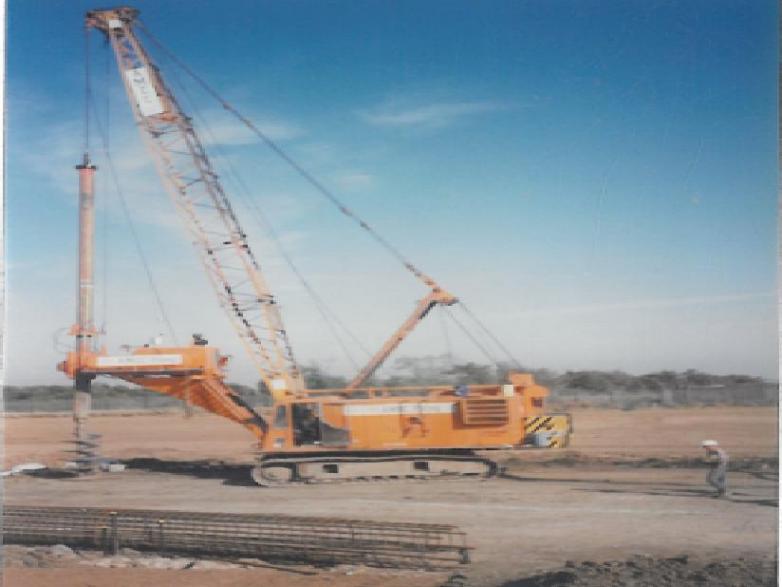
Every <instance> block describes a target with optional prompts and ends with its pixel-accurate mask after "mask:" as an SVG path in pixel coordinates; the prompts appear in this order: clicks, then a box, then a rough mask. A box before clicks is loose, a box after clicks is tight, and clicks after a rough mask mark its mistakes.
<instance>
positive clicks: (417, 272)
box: [138, 20, 518, 364]
mask: <svg viewBox="0 0 782 587" xmlns="http://www.w3.org/2000/svg"><path fill="white" fill-rule="evenodd" d="M138 24H139V28H140V30H142V31H143V32H144V34H146V35H147V37H148V38H149V39H150V41H152V43H153V44H154V45H156V46H157V47H158V48H159V49H160V50H161V51H162V52H163V53H164V54H165V55H166V56H167V57H168V58H169V59H170V60H171V61H172V62H173V63H175V64H176V65H178V66H179V67H181V68H182V70H183V71H184V72H185V73H187V75H189V76H190V77H191V78H193V80H194V81H195V82H196V83H197V84H198V85H199V86H201V87H202V88H203V89H204V91H206V92H207V93H208V94H209V95H210V96H212V97H213V98H214V99H215V100H216V101H217V102H219V103H220V105H221V106H222V107H223V108H224V109H225V110H227V111H228V112H230V113H231V114H233V115H234V116H235V117H236V118H237V119H238V120H239V121H240V122H241V123H242V124H244V125H245V126H246V127H247V128H249V129H250V130H251V131H252V132H253V133H254V134H255V135H256V136H257V137H258V138H260V139H261V140H262V141H263V142H264V143H265V144H266V146H267V147H269V149H271V150H272V151H273V152H274V153H275V154H276V155H277V156H279V157H280V158H281V159H282V160H283V161H285V162H286V163H287V164H288V165H290V166H291V167H292V168H293V169H294V170H295V171H296V172H297V173H298V174H299V175H300V176H301V177H302V178H303V179H305V180H306V181H307V182H308V183H309V184H310V185H311V186H312V187H314V188H315V189H316V191H318V192H319V193H320V194H321V195H323V196H324V197H325V198H327V199H328V200H329V201H330V202H331V203H332V204H334V205H335V206H336V207H337V208H338V209H339V211H340V212H342V214H344V215H345V216H347V217H349V218H351V219H352V220H354V221H355V222H356V223H357V224H358V225H359V226H360V227H361V228H363V229H364V230H366V231H367V233H369V234H370V235H371V236H372V237H373V238H374V239H375V241H377V242H378V243H379V244H380V245H381V246H382V247H384V248H385V249H386V250H387V251H388V252H389V253H391V255H393V256H394V257H395V258H396V259H397V260H398V261H399V262H400V263H402V265H403V266H404V267H405V268H406V269H407V270H408V271H410V272H411V273H412V274H413V275H415V276H416V277H417V278H418V279H420V280H421V281H423V282H424V283H425V284H426V285H427V286H429V287H433V286H435V285H436V283H435V282H434V280H433V279H432V278H430V277H429V276H428V275H426V274H425V273H423V272H421V271H420V270H419V269H418V268H417V267H416V266H415V265H413V264H412V263H411V262H410V261H408V260H407V258H406V257H405V256H404V255H403V254H402V253H401V252H400V251H399V250H398V249H397V248H396V247H394V246H393V245H392V244H391V243H389V242H388V241H387V240H386V239H385V238H383V237H382V236H381V235H380V234H378V233H377V232H376V231H375V230H374V229H373V228H372V227H371V226H370V225H369V224H367V223H366V222H365V221H364V220H363V219H361V218H360V217H359V216H357V215H356V214H355V213H354V212H353V211H352V210H350V209H349V208H348V207H347V206H345V205H344V204H343V203H342V202H341V201H340V200H339V198H337V196H335V195H334V194H333V193H332V192H331V190H329V189H328V188H327V187H326V186H324V185H323V184H322V183H321V182H320V181H319V180H318V179H316V178H315V177H314V176H313V175H312V174H310V173H309V172H308V171H307V170H306V169H304V168H303V167H302V166H301V165H300V164H299V163H298V162H297V161H296V160H294V159H293V158H292V157H291V156H290V155H288V153H287V152H285V151H284V150H283V149H282V147H280V146H279V145H278V144H277V143H276V142H274V141H273V140H272V139H271V138H269V137H268V136H267V135H266V134H265V133H264V132H263V131H261V130H260V129H259V128H258V127H257V126H255V124H254V123H253V122H252V121H251V120H249V119H248V118H247V117H245V116H244V115H243V114H242V113H241V112H239V111H238V110H237V109H236V108H234V107H233V106H232V105H231V104H230V103H229V102H228V101H227V100H225V99H224V98H223V97H222V96H220V94H219V93H218V92H217V91H216V90H215V89H214V88H212V86H210V85H209V84H208V83H207V82H206V81H205V80H204V79H203V78H201V77H200V76H199V75H198V74H196V73H195V72H194V71H193V70H192V69H191V68H190V67H188V65H187V64H185V63H184V62H183V61H182V60H181V59H179V58H178V57H177V56H176V55H174V54H173V53H172V52H171V51H170V50H169V49H168V48H166V46H165V45H163V44H162V43H161V42H160V41H159V40H158V39H157V38H156V37H155V36H154V35H153V34H152V33H151V32H149V30H148V29H147V28H146V26H145V25H144V23H143V22H141V21H140V20H139V21H138ZM449 315H450V316H451V317H452V318H453V319H454V320H455V318H454V317H453V315H452V314H450V313H449ZM471 316H472V317H473V319H475V320H476V321H477V319H476V318H475V316H474V315H472V314H471ZM479 324H480V323H479ZM481 327H482V328H484V329H485V326H483V325H482V324H481ZM490 336H491V338H492V339H493V340H495V342H498V341H497V339H496V337H494V335H490ZM470 338H473V337H472V336H470ZM473 341H474V342H477V341H475V339H474V338H473ZM498 346H500V348H502V349H503V351H504V352H506V353H507V354H508V356H509V357H510V358H511V359H512V360H513V361H514V362H515V363H517V364H518V361H517V360H516V359H515V358H513V356H512V355H510V353H508V351H507V349H505V347H504V346H503V345H502V344H501V343H499V345H498ZM493 362H494V361H493ZM495 364H496V362H495Z"/></svg>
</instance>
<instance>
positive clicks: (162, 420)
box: [4, 407, 778, 587]
mask: <svg viewBox="0 0 782 587" xmlns="http://www.w3.org/2000/svg"><path fill="white" fill-rule="evenodd" d="M573 414H574V421H575V435H574V437H573V443H572V446H571V447H570V448H568V449H565V450H559V451H521V452H519V451H516V452H510V451H504V452H499V453H489V454H491V455H492V456H494V457H495V458H497V459H498V460H500V461H502V462H503V463H504V464H505V465H506V467H507V473H506V475H504V476H502V477H499V478H494V479H489V480H481V481H478V480H438V481H386V482H382V483H366V482H355V483H347V484H338V485H319V486H301V487H291V488H287V489H261V488H258V487H255V486H252V485H251V484H249V483H248V482H247V477H246V474H247V466H248V465H249V464H250V463H251V462H252V460H253V454H252V442H251V441H252V439H251V437H250V436H249V435H248V434H247V433H246V432H244V430H242V429H241V428H239V427H237V426H235V425H233V424H231V423H230V422H225V421H222V420H220V419H218V418H216V417H212V416H209V415H197V416H194V417H192V418H188V419H186V418H184V417H183V416H182V415H180V414H157V415H125V416H119V415H105V416H95V417H93V419H92V420H91V429H92V430H93V431H94V432H97V433H100V434H102V435H103V438H102V453H103V454H104V455H105V456H108V457H113V458H117V459H124V460H126V461H127V462H129V463H130V465H131V467H130V468H129V469H128V470H126V471H125V472H123V473H113V474H110V473H104V474H98V475H95V476H94V477H83V478H77V479H46V478H34V477H28V476H17V477H11V478H6V481H5V496H4V500H5V502H6V503H10V504H29V505H34V504H38V505H55V504H57V505H74V506H75V505H79V506H106V507H124V508H133V507H139V508H140V507H143V508H160V509H186V510H200V511H214V512H238V513H242V512H254V513H285V514H295V515H314V516H338V517H345V518H354V519H368V520H380V521H382V520H388V521H400V522H404V521H414V522H432V523H449V524H455V525H457V526H459V527H460V528H461V529H462V530H464V531H465V532H466V533H467V536H468V542H469V544H470V545H471V546H473V547H474V548H475V550H474V551H473V557H472V558H473V561H472V564H470V565H467V566H465V567H463V568H461V569H459V572H460V573H463V574H464V575H465V576H466V579H464V580H463V581H466V583H467V584H469V585H470V586H473V585H474V586H476V587H478V586H490V585H491V586H495V585H503V584H507V585H510V584H513V585H558V584H573V585H588V584H594V585H604V584H605V585H607V584H613V583H607V582H603V583H599V582H593V583H590V582H589V581H591V579H589V576H591V575H589V573H586V571H584V572H582V573H580V574H577V575H578V576H577V578H578V580H582V579H583V581H586V582H583V581H582V582H581V583H576V582H573V581H571V582H570V583H567V582H564V583H563V582H560V583H557V582H540V581H545V580H548V579H545V573H557V572H560V573H562V572H564V573H566V574H565V575H560V577H566V576H569V575H567V573H570V575H573V574H574V572H573V568H576V569H587V570H589V572H590V573H591V572H592V570H591V569H592V568H593V566H594V565H595V564H598V566H599V563H602V562H604V561H625V562H623V563H621V564H629V563H627V561H634V560H636V559H634V558H633V557H637V556H639V555H644V556H647V557H651V559H652V560H654V561H661V560H665V559H667V558H677V557H678V558H680V557H682V556H684V555H686V556H688V557H689V559H687V560H688V561H689V562H688V563H687V565H689V566H688V567H687V568H688V569H690V571H688V572H690V573H691V574H692V575H693V576H694V577H696V579H697V576H701V575H703V573H706V575H703V576H707V577H708V576H709V575H708V572H707V571H704V570H703V569H710V568H711V569H712V570H713V568H714V567H708V565H710V564H711V565H713V564H718V563H719V564H726V565H729V564H732V565H739V566H740V567H741V565H744V566H745V567H747V568H748V569H755V570H756V569H758V568H762V569H766V570H767V569H769V568H773V567H774V564H773V560H774V559H775V556H776V541H777V512H778V510H777V507H778V500H777V497H778V492H777V483H778V476H777V471H778V467H777V462H776V457H777V412H776V409H775V408H727V407H709V408H686V409H648V410H637V411H621V410H594V409H590V410H576V411H574V412H573ZM70 427H71V423H70V420H69V418H67V417H58V416H47V417H41V416H39V417H9V418H7V419H6V420H5V434H6V453H5V467H9V466H12V465H15V464H18V463H21V462H25V461H30V460H36V461H40V462H44V463H46V464H49V465H52V466H55V465H58V464H61V463H62V461H63V460H64V459H66V458H68V456H67V454H66V453H65V452H64V451H65V450H66V449H67V448H68V447H67V445H66V441H67V440H68V438H69V436H70ZM704 438H715V439H717V440H719V441H720V442H721V443H722V444H723V445H724V446H725V447H726V449H727V450H728V452H729V453H730V454H731V457H732V467H731V472H730V475H729V482H730V485H731V490H732V497H731V498H730V499H729V500H717V499H712V498H711V497H710V494H709V492H708V491H707V487H706V485H705V483H704V477H705V469H704V468H703V466H702V465H701V464H700V463H699V460H698V459H700V458H701V456H702V455H701V449H700V446H699V444H700V441H701V440H702V439H704ZM740 557H741V558H743V559H744V561H745V562H741V563H740V562H736V561H738V559H739V558H740ZM568 561H571V563H570V564H571V566H570V567H566V566H565V565H566V564H567V563H568ZM746 561H750V562H749V563H747V562H746ZM582 563H586V566H585V567H582ZM616 564H620V563H616ZM633 564H636V563H633ZM677 564H678V563H677ZM630 566H631V567H632V565H630ZM601 568H602V567H601ZM606 568H613V567H606ZM622 568H624V567H622ZM676 568H678V567H676ZM726 568H727V567H726ZM730 568H731V569H733V568H734V567H733V566H731V567H730ZM741 568H744V567H741ZM563 569H564V570H563ZM568 569H570V570H568ZM595 572H597V571H595ZM627 572H628V573H631V574H630V575H628V576H633V575H632V573H635V572H638V569H637V568H631V569H630V570H628V571H627ZM677 572H678V571H677ZM682 572H684V571H682ZM737 572H738V571H737ZM748 572H749V571H748ZM752 572H754V571H752ZM308 573H309V572H308ZM308 573H304V574H302V572H301V569H291V570H278V569H272V568H253V569H222V570H216V569H188V570H170V569H169V570H160V569H147V568H128V569H125V568H122V569H106V568H95V567H87V566H84V565H81V566H78V565H76V564H65V565H62V568H58V567H54V568H31V567H24V566H23V565H21V566H13V565H9V566H8V568H7V569H6V572H5V585H8V586H10V587H16V586H17V585H19V586H24V587H26V586H31V585H51V584H58V585H60V586H61V587H69V586H71V585H73V586H76V585H79V586H82V585H88V584H90V585H96V586H98V585H109V584H110V585H112V586H116V587H121V586H126V585H127V586H135V585H142V583H143V584H165V585H180V584H181V585H185V584H187V585H189V586H197V585H217V586H222V585H226V586H228V585H230V586H240V585H257V584H265V585H271V586H272V587H274V586H276V585H294V586H299V585H300V586H301V587H320V586H323V585H346V586H348V587H357V586H359V585H367V586H369V585H388V586H396V585H400V586H401V585H403V584H404V585H405V586H410V587H413V586H417V587H419V586H420V587H425V586H426V587H428V586H430V585H431V586H433V587H434V586H437V585H443V584H444V583H445V581H446V580H447V579H448V574H437V573H421V572H412V571H398V572H392V571H380V570H376V569H366V568H363V567H360V568H357V569H352V568H351V569H347V570H346V569H341V568H335V569H330V570H315V571H312V573H314V574H308ZM585 573H586V574H585ZM666 573H668V575H670V576H671V577H675V573H674V571H673V570H671V571H666ZM672 573H673V574H672ZM698 573H701V575H698ZM718 574H719V573H718ZM750 574H751V573H750ZM722 575H723V576H728V575H726V574H725V573H722ZM595 576H597V575H595ZM606 576H608V575H606ZM617 576H619V575H617ZM662 576H663V575H661V577H662ZM666 576H667V575H666ZM682 576H684V575H682ZM747 576H749V575H746V576H744V579H742V580H740V581H739V583H737V584H747V585H750V584H753V585H761V584H763V585H765V584H767V583H764V582H762V580H761V582H752V583H750V582H748V580H747V579H746V577H747ZM766 576H768V573H766ZM523 577H532V579H529V580H538V579H539V578H540V577H544V579H540V581H539V582H537V583H535V582H530V583H521V582H519V581H521V580H522V578H523ZM535 577H538V579H535ZM584 577H587V578H586V579H584ZM696 582H697V581H696ZM617 584H619V583H617ZM629 584H641V582H640V581H636V582H635V583H629ZM650 584H676V583H675V582H674V583H671V582H665V581H663V579H661V578H659V580H658V581H656V583H655V582H654V581H653V582H651V583H650ZM682 584H683V583H682ZM771 584H774V583H771Z"/></svg>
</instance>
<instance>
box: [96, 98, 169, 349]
mask: <svg viewBox="0 0 782 587" xmlns="http://www.w3.org/2000/svg"><path fill="white" fill-rule="evenodd" d="M93 111H94V110H93ZM94 113H95V124H96V126H97V127H98V134H99V135H100V137H101V142H102V147H103V149H102V150H103V155H104V157H106V163H108V166H109V175H110V176H111V179H112V183H113V184H114V190H115V191H116V192H117V195H118V196H119V200H120V202H121V204H122V211H123V213H124V215H125V219H126V220H127V222H128V226H129V228H130V234H131V235H132V237H133V243H134V244H135V245H136V251H137V252H138V255H139V257H140V258H141V264H142V265H143V266H144V273H145V274H146V276H147V281H148V282H149V288H150V289H151V290H152V294H153V296H154V297H155V302H156V304H157V306H158V310H159V311H160V315H161V318H162V320H163V322H164V323H165V325H166V328H167V329H168V333H169V335H170V336H171V339H172V340H173V341H174V344H176V345H177V346H179V339H178V338H177V335H176V331H175V330H174V327H173V326H172V325H171V321H170V320H169V319H168V314H167V313H166V309H165V307H164V306H163V299H162V298H161V297H160V292H159V291H158V289H157V286H156V285H155V280H154V279H153V277H152V271H151V270H150V268H149V263H148V261H147V257H146V255H145V254H144V249H143V248H142V247H141V239H140V238H139V236H138V232H137V231H136V225H135V224H134V222H133V218H132V217H131V214H130V208H129V206H128V203H127V200H126V199H125V194H124V192H123V191H122V188H121V187H120V182H119V177H118V176H117V170H116V168H115V166H114V160H113V159H112V157H111V153H110V152H109V150H108V140H107V139H106V135H105V133H104V132H103V127H102V126H101V124H100V118H98V115H97V112H94Z"/></svg>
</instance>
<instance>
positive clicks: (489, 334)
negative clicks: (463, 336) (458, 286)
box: [459, 302, 522, 369]
mask: <svg viewBox="0 0 782 587" xmlns="http://www.w3.org/2000/svg"><path fill="white" fill-rule="evenodd" d="M459 305H460V306H461V307H462V310H464V313H465V314H467V315H468V316H469V317H470V318H472V319H473V321H474V322H475V323H476V324H477V325H478V327H479V328H480V329H481V330H483V332H484V333H486V335H487V336H488V337H489V338H490V339H491V340H492V341H494V344H496V345H497V346H498V347H499V348H500V350H502V352H503V353H505V355H506V356H507V357H508V358H509V359H510V360H511V362H512V363H514V364H515V365H516V367H517V368H519V369H521V368H522V366H521V363H520V362H519V360H518V359H516V357H514V356H513V355H512V354H511V352H510V351H509V350H508V348H507V347H506V346H505V345H504V344H502V342H500V340H499V339H498V338H497V337H496V336H494V334H492V332H491V330H489V329H488V328H487V327H486V326H485V325H484V324H483V322H481V321H480V320H478V317H477V316H476V315H475V314H473V313H472V312H471V311H470V309H469V308H468V307H467V306H466V305H465V304H464V302H459Z"/></svg>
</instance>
